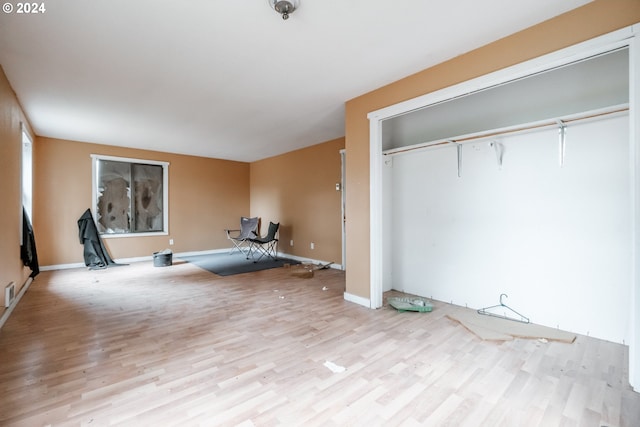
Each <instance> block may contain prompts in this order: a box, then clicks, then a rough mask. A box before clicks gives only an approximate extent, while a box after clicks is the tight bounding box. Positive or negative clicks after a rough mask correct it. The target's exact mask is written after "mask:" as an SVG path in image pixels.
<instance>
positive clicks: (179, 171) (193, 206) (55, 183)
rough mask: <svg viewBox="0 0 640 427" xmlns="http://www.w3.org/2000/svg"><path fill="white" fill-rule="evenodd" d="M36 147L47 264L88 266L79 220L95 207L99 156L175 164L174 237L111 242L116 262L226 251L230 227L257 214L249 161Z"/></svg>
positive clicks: (40, 239) (38, 216)
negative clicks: (252, 210) (94, 158)
mask: <svg viewBox="0 0 640 427" xmlns="http://www.w3.org/2000/svg"><path fill="white" fill-rule="evenodd" d="M35 145H36V149H35V153H34V168H35V173H34V175H35V176H34V202H33V205H34V206H33V209H34V215H33V216H34V220H33V226H34V232H35V235H36V239H37V245H38V256H39V260H40V265H41V266H49V265H60V264H71V263H78V262H84V260H83V255H82V253H83V252H82V249H83V248H82V245H81V244H80V242H79V240H78V225H77V220H78V218H79V217H80V215H82V213H83V212H84V211H85V210H86V209H87V208H90V207H91V204H92V202H91V157H90V155H91V154H102V155H109V156H119V157H127V158H135V159H146V160H157V161H166V162H169V163H170V165H169V233H170V234H169V235H168V236H152V237H126V238H108V239H104V242H105V245H106V246H107V248H108V250H109V252H110V254H111V256H112V257H113V258H115V259H119V258H132V257H142V256H151V254H153V252H156V251H159V250H162V249H165V248H170V249H172V250H173V251H174V252H191V251H203V250H210V249H220V248H226V247H228V246H229V244H228V241H227V239H226V237H225V234H224V231H223V230H224V229H225V228H230V227H231V226H234V225H236V224H237V222H238V218H239V217H240V216H241V215H246V214H247V213H248V212H249V164H248V163H242V162H232V161H227V160H216V159H208V158H201V157H193V156H184V155H177V154H169V153H160V152H153V151H146V150H136V149H129V148H121V147H114V146H105V145H98V144H88V143H82V142H72V141H65V140H57V139H49V138H37V139H36V144H35ZM94 215H95V212H94ZM169 239H174V243H175V244H174V246H169Z"/></svg>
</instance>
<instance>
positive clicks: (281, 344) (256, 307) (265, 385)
mask: <svg viewBox="0 0 640 427" xmlns="http://www.w3.org/2000/svg"><path fill="white" fill-rule="evenodd" d="M344 283H345V276H344V273H343V272H341V271H337V270H320V271H316V272H315V275H314V277H313V278H299V277H294V276H292V275H291V272H290V271H289V270H287V269H284V268H279V269H273V270H265V271H260V272H255V273H248V274H242V275H236V276H227V277H221V276H217V275H215V274H212V273H209V272H207V271H204V270H201V269H199V268H198V267H196V266H194V265H191V264H188V263H184V262H181V261H180V260H176V262H174V265H172V266H170V267H162V268H157V267H153V266H152V265H151V263H145V262H143V263H134V264H131V265H129V266H123V267H117V268H110V269H107V270H101V271H89V270H85V269H74V270H61V271H46V272H42V273H41V274H40V275H39V276H38V277H37V278H36V280H35V281H34V282H33V284H32V285H31V287H30V289H29V291H28V292H27V293H26V294H25V296H24V297H23V298H22V300H21V302H20V304H19V305H18V307H16V309H15V310H14V312H13V314H12V316H11V317H10V318H9V320H8V321H7V322H6V323H5V325H4V327H3V329H2V330H1V331H0V360H1V361H2V363H0V425H2V426H29V427H32V426H45V425H52V426H56V425H64V426H75V425H78V426H81V425H87V426H96V425H97V426H106V425H121V426H147V425H149V426H151V425H153V426H209V425H212V426H220V425H234V426H235V425H240V426H278V425H304V426H316V425H317V426H345V425H349V426H360V425H361V426H375V425H384V426H413V425H438V426H443V425H455V426H458V425H464V426H486V425H488V426H498V425H506V426H512V425H526V426H528V425H531V426H548V425H580V426H583V425H586V426H590V425H593V426H600V425H606V426H633V425H636V424H634V423H636V422H637V420H638V419H640V395H638V393H635V392H633V391H632V390H631V388H630V387H629V384H628V378H627V375H628V368H627V363H628V349H627V347H625V346H622V345H620V344H615V343H610V342H605V341H601V340H597V339H594V338H590V337H586V336H580V335H578V337H577V339H576V341H575V342H573V343H562V342H541V341H538V340H531V339H521V338H516V339H514V340H512V341H507V342H501V343H498V342H491V341H483V340H481V339H479V338H478V337H477V336H475V335H474V334H473V333H470V332H469V331H468V330H467V329H466V328H464V327H463V326H462V325H460V324H459V323H458V322H455V321H452V320H451V319H449V318H448V317H447V315H448V314H451V313H453V312H459V310H461V308H460V307H453V306H451V305H449V304H446V303H443V302H439V301H434V302H433V304H434V310H433V311H432V312H430V313H411V312H406V313H400V312H397V311H396V310H394V309H392V308H390V307H388V306H386V305H385V306H384V307H383V308H381V309H379V310H370V309H367V308H365V307H361V306H358V305H355V304H352V303H349V302H347V301H345V300H344V297H343V293H344ZM399 295H402V294H400V293H398V292H396V291H391V292H389V293H387V294H386V295H385V296H386V297H388V296H399ZM325 362H332V363H334V364H335V365H338V366H342V367H344V368H345V371H344V372H333V371H332V370H331V369H329V368H328V367H327V366H325Z"/></svg>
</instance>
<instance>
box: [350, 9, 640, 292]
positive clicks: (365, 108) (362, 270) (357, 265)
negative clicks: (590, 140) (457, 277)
mask: <svg viewBox="0 0 640 427" xmlns="http://www.w3.org/2000/svg"><path fill="white" fill-rule="evenodd" d="M637 22H640V1H638V0H595V1H594V2H592V3H589V4H587V5H585V6H583V7H581V8H578V9H576V10H574V11H571V12H568V13H566V14H564V15H561V16H559V17H556V18H554V19H551V20H549V21H546V22H544V23H541V24H539V25H536V26H534V27H531V28H528V29H526V30H524V31H521V32H519V33H516V34H513V35H511V36H509V37H506V38H504V39H502V40H498V41H496V42H494V43H491V44H489V45H486V46H484V47H481V48H479V49H477V50H474V51H472V52H469V53H467V54H464V55H461V56H459V57H457V58H454V59H452V60H450V61H447V62H444V63H442V64H439V65H437V66H435V67H432V68H429V69H426V70H424V71H421V72H419V73H417V74H414V75H412V76H409V77H407V78H405V79H402V80H399V81H397V82H395V83H392V84H390V85H387V86H385V87H382V88H380V89H377V90H375V91H372V92H369V93H367V94H365V95H362V96H360V97H358V98H355V99H353V100H350V101H349V102H347V104H346V165H347V171H346V180H347V185H346V190H347V205H346V210H347V213H346V217H347V223H346V224H347V225H346V226H347V263H348V269H347V283H346V291H347V292H348V293H350V294H353V295H357V296H361V297H364V298H369V284H370V283H369V281H370V274H369V268H370V264H369V122H368V120H367V114H368V113H369V112H371V111H375V110H378V109H380V108H383V107H387V106H389V105H393V104H396V103H398V102H402V101H405V100H407V99H411V98H415V97H417V96H421V95H425V94H428V93H431V92H434V91H436V90H439V89H442V88H445V87H448V86H452V85H455V84H457V83H461V82H464V81H466V80H470V79H473V78H475V77H479V76H482V75H484V74H487V73H491V72H493V71H496V70H499V69H503V68H506V67H509V66H511V65H515V64H518V63H521V62H524V61H526V60H529V59H533V58H535V57H538V56H541V55H544V54H546V53H550V52H553V51H556V50H559V49H562V48H564V47H567V46H571V45H573V44H576V43H579V42H582V41H585V40H588V39H591V38H594V37H597V36H599V35H602V34H606V33H608V32H611V31H614V30H617V29H620V28H623V27H626V26H629V25H633V24H635V23H637Z"/></svg>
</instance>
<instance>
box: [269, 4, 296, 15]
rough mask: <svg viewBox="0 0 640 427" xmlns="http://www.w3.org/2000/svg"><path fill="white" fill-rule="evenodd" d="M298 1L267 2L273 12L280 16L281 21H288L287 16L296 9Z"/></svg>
mask: <svg viewBox="0 0 640 427" xmlns="http://www.w3.org/2000/svg"><path fill="white" fill-rule="evenodd" d="M299 4H300V1H299V0H269V5H270V6H271V8H272V9H273V10H275V11H276V12H278V13H279V14H281V15H282V19H289V15H290V14H292V13H293V11H294V10H296V9H297V8H298V5H299Z"/></svg>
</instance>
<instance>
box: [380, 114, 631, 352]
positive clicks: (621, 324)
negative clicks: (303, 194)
mask: <svg viewBox="0 0 640 427" xmlns="http://www.w3.org/2000/svg"><path fill="white" fill-rule="evenodd" d="M491 141H496V142H499V143H500V144H502V145H503V147H504V152H503V162H502V167H499V164H498V160H497V156H496V152H495V150H494V148H493V147H492V146H491V145H490V142H491ZM629 152H630V148H629V124H628V116H626V115H625V116H622V117H621V116H618V117H613V118H612V117H609V118H606V119H601V120H598V121H592V122H582V123H575V124H572V125H570V126H569V127H568V128H567V139H566V155H565V163H564V166H563V167H561V166H560V162H559V143H558V130H557V129H551V130H543V131H535V132H530V133H526V134H522V135H516V136H504V137H501V138H496V139H494V140H483V141H476V142H472V143H467V144H465V145H463V148H462V168H461V177H458V160H457V153H456V148H455V147H454V146H448V147H443V148H431V149H425V150H415V151H410V152H407V153H403V154H396V155H393V156H385V160H386V161H385V162H384V163H385V165H384V166H383V168H384V172H383V176H384V180H385V181H384V184H385V188H386V189H385V193H386V194H387V196H385V208H384V210H385V215H384V227H383V229H384V235H385V242H386V244H385V250H384V253H385V257H386V259H387V261H388V263H387V265H388V266H389V268H388V269H387V270H386V271H385V276H386V277H388V278H391V280H390V282H391V287H392V288H394V289H397V290H400V291H404V292H408V293H412V294H416V295H420V296H425V297H433V298H434V299H437V300H441V301H446V302H453V303H454V304H457V305H461V306H465V305H467V306H469V307H471V308H481V307H484V306H490V305H494V304H497V303H498V298H499V295H500V294H501V293H506V294H507V295H508V299H507V300H506V302H507V303H508V304H509V305H510V306H511V307H513V308H515V309H516V310H517V311H519V312H520V313H522V314H524V315H525V316H527V317H529V318H530V319H531V321H532V322H533V323H538V324H542V325H547V326H551V327H559V328H561V329H564V330H569V331H573V332H577V333H581V334H589V335H591V336H595V337H598V338H602V339H606V340H610V341H615V342H623V341H624V342H628V340H629V325H628V321H629V318H630V304H629V299H630V297H631V295H630V288H629V283H631V273H632V259H631V253H632V251H631V247H632V239H631V237H632V236H631V233H632V218H631V212H632V209H631V200H632V199H631V172H630V170H631V168H630V165H631V163H630V162H631V160H630V154H629ZM385 282H386V280H385Z"/></svg>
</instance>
